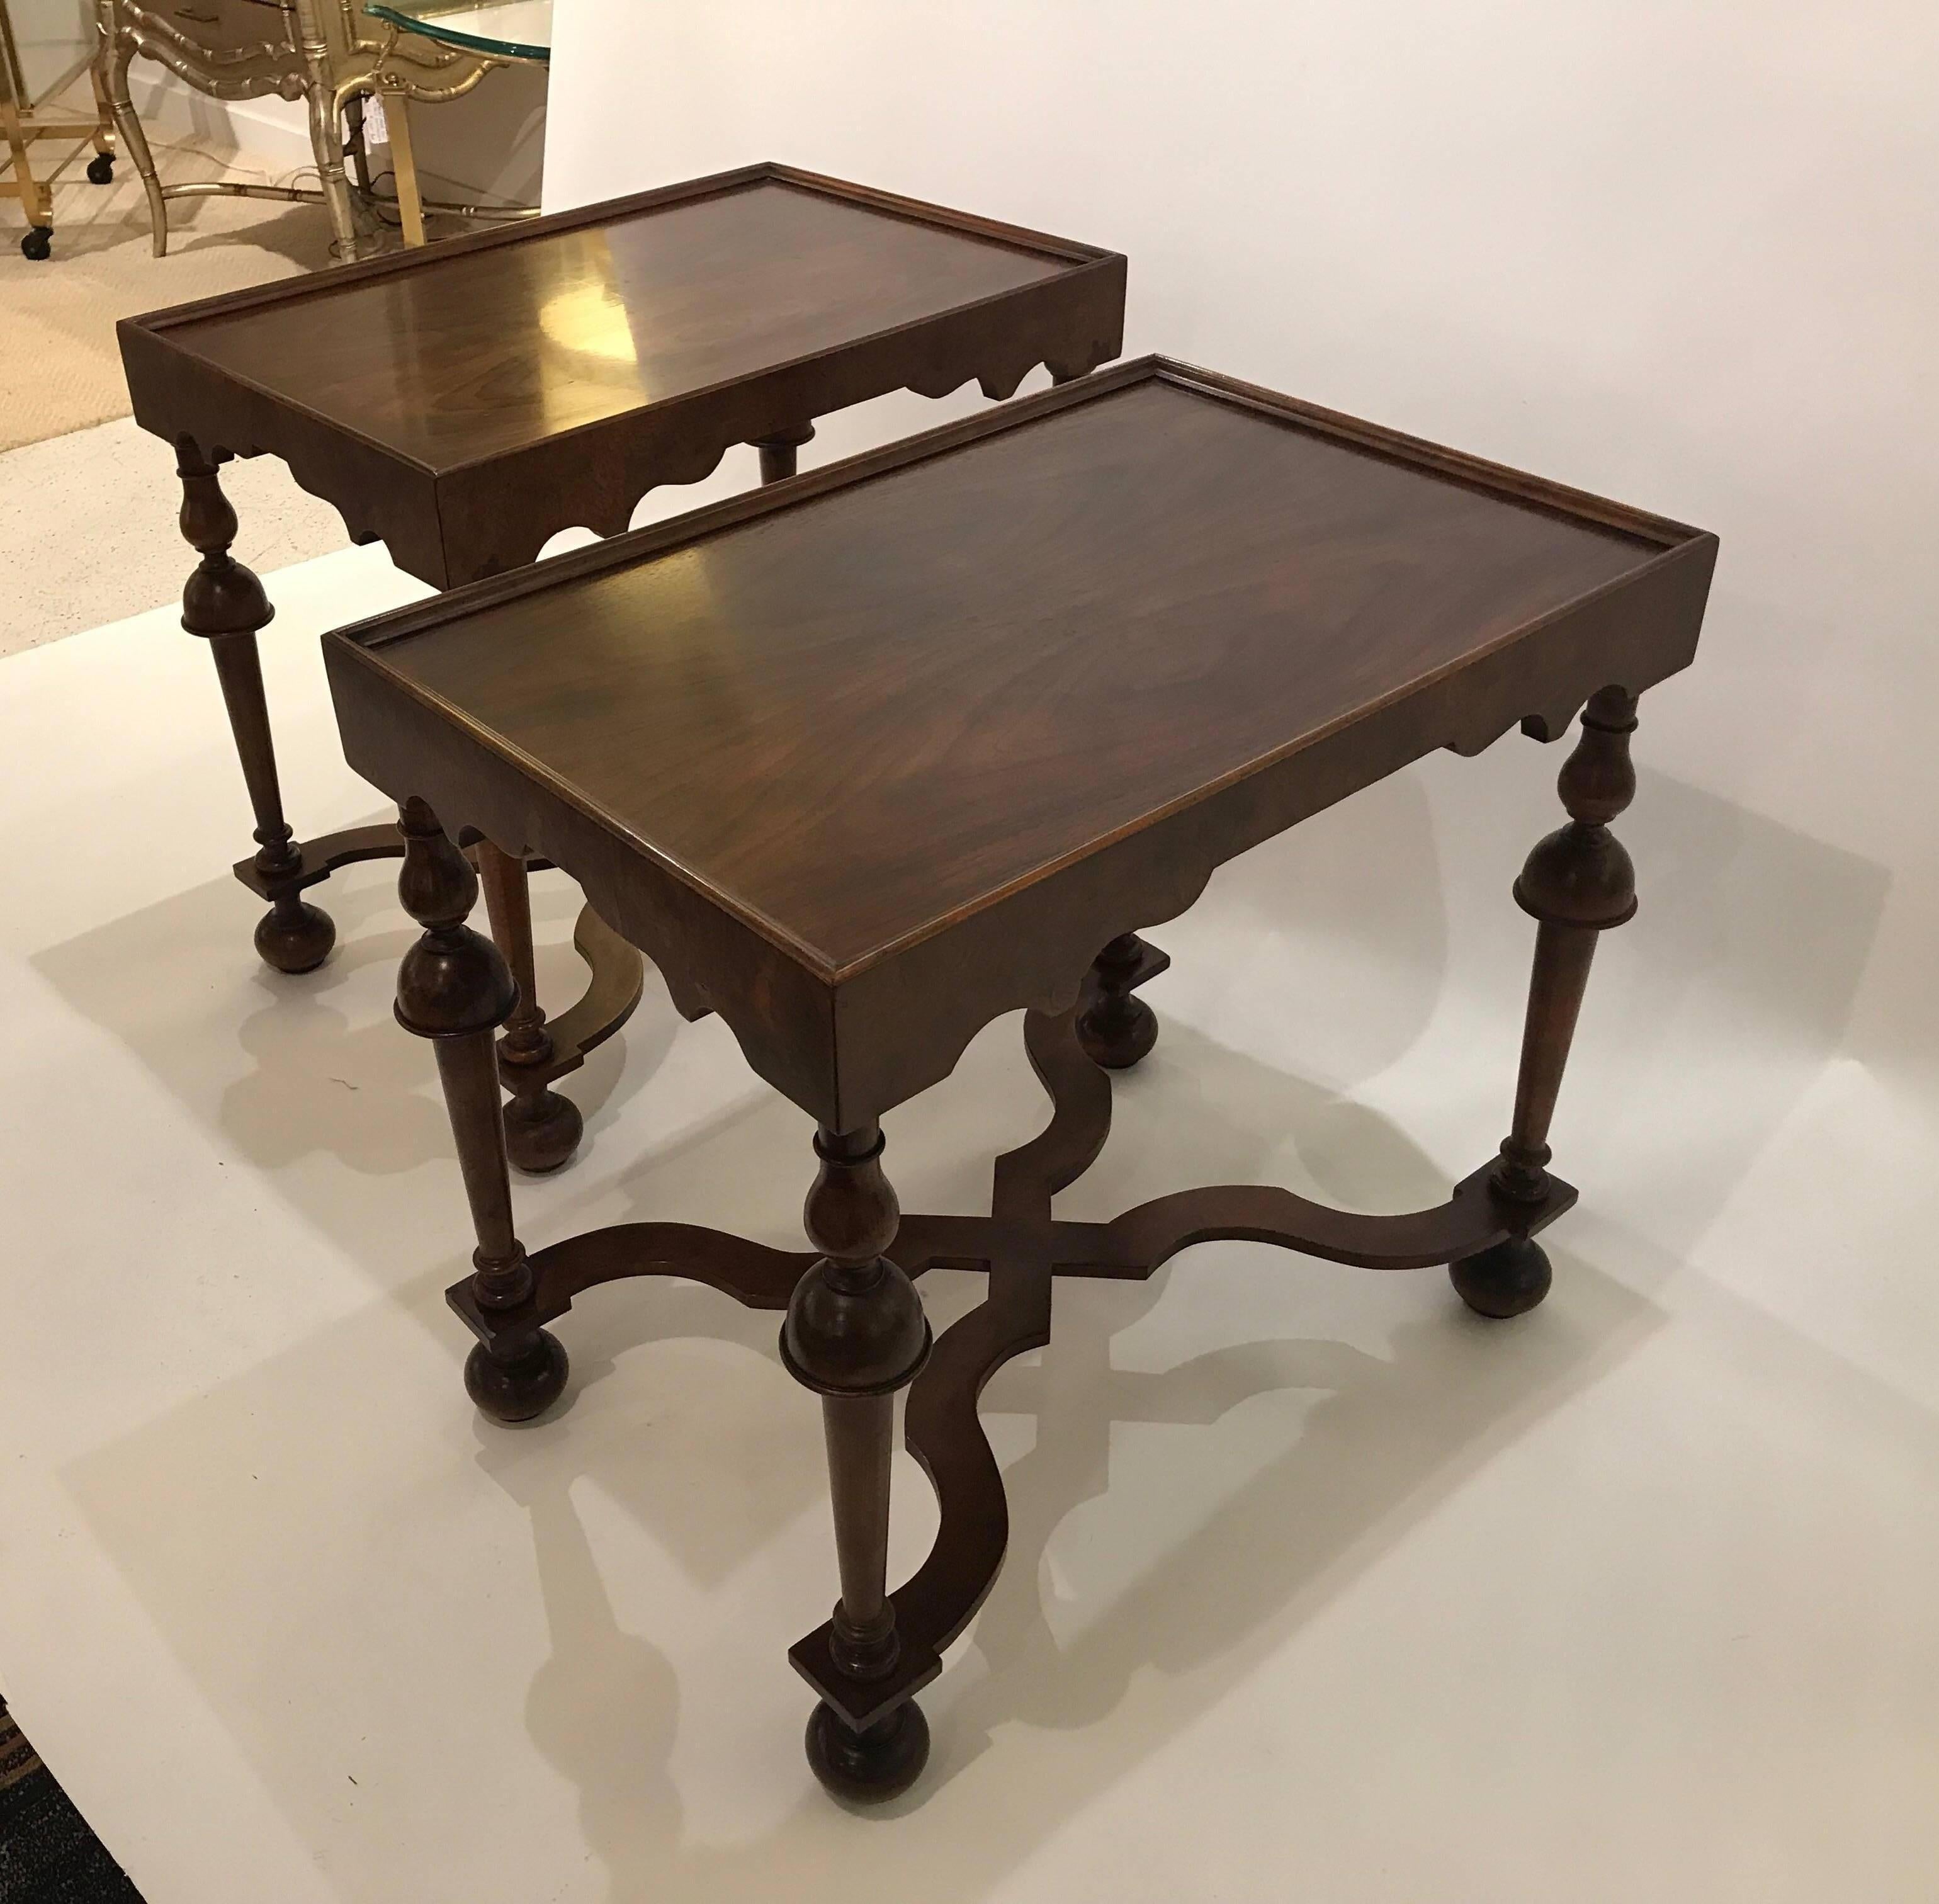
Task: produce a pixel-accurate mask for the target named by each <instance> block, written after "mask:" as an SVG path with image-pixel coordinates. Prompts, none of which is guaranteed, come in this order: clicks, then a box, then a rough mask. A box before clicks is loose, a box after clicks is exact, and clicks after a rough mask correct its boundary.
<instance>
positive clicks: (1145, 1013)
mask: <svg viewBox="0 0 1939 1904" xmlns="http://www.w3.org/2000/svg"><path fill="white" fill-rule="evenodd" d="M1144 957H1145V942H1144V941H1143V940H1142V939H1140V937H1138V935H1137V934H1136V933H1135V932H1125V933H1121V934H1119V936H1118V937H1116V938H1115V939H1113V940H1112V941H1111V943H1110V944H1109V945H1108V946H1106V947H1105V948H1104V949H1103V951H1102V952H1100V953H1099V954H1098V955H1097V959H1096V961H1095V962H1094V964H1092V966H1091V993H1092V997H1091V1002H1090V1003H1089V1004H1088V1005H1086V1006H1085V1008H1084V1010H1082V1012H1080V1013H1079V1014H1078V1018H1077V1042H1078V1043H1079V1044H1081V1045H1082V1046H1083V1047H1084V1050H1085V1055H1086V1056H1088V1058H1089V1059H1090V1060H1091V1062H1092V1063H1093V1064H1096V1065H1103V1067H1104V1068H1105V1069H1106V1071H1129V1070H1130V1069H1131V1067H1132V1066H1133V1065H1135V1064H1137V1063H1138V1062H1140V1059H1145V1058H1148V1057H1149V1056H1150V1055H1151V1050H1152V1046H1154V1045H1155V1044H1156V1043H1158V1014H1157V1013H1155V1012H1154V1011H1153V1010H1152V1008H1151V1007H1150V1006H1149V1005H1148V1004H1146V1003H1145V1001H1143V999H1142V998H1140V997H1139V996H1138V995H1137V993H1136V992H1134V991H1133V990H1132V989H1131V987H1132V986H1134V984H1136V983H1137V982H1138V981H1139V978H1140V971H1141V968H1142V967H1143V963H1144Z"/></svg>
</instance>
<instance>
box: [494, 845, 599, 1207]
mask: <svg viewBox="0 0 1939 1904" xmlns="http://www.w3.org/2000/svg"><path fill="white" fill-rule="evenodd" d="M478 876H479V880H480V881H481V882H482V884H483V885H484V888H485V909H486V912H487V913H488V914H489V915H490V918H491V921H492V938H493V939H494V940H495V941H496V942H497V944H498V949H499V950H500V951H501V952H503V953H504V955H505V958H506V961H507V964H509V965H510V967H511V973H512V979H513V983H514V984H516V986H517V987H518V989H519V1000H518V1003H517V1004H515V1005H514V1006H513V1007H512V1015H511V1016H510V1018H509V1019H507V1020H506V1022H505V1035H504V1037H503V1038H502V1039H501V1040H500V1041H499V1044H498V1060H499V1065H500V1067H501V1077H502V1078H503V1080H504V1083H505V1085H506V1087H507V1089H508V1090H510V1092H511V1094H512V1095H511V1101H510V1103H509V1104H507V1105H506V1107H505V1147H506V1151H507V1155H508V1156H510V1159H511V1161H512V1162H513V1163H515V1164H516V1165H517V1166H518V1167H519V1169H521V1170H522V1171H528V1172H529V1173H530V1174H532V1175H534V1176H543V1175H545V1174H546V1173H547V1172H549V1171H555V1170H558V1169H559V1168H562V1167H563V1166H564V1165H565V1164H567V1163H568V1162H571V1158H572V1153H573V1152H574V1151H575V1150H577V1149H578V1147H579V1140H580V1137H581V1136H582V1135H583V1134H584V1132H585V1129H586V1120H585V1119H584V1117H582V1116H581V1115H580V1109H579V1107H578V1105H577V1104H574V1102H573V1101H572V1100H571V1098H568V1097H565V1096H563V1095H561V1094H560V1093H559V1092H557V1091H555V1090H552V1089H551V1088H550V1087H549V1085H548V1083H547V1082H546V1078H545V1077H543V1075H541V1074H540V1073H539V1072H538V1071H537V1067H538V1066H540V1065H547V1064H549V1063H550V1062H551V1060H552V1037H551V1034H550V1033H549V1032H548V1031H546V1015H545V1010H544V1007H543V1006H541V1005H540V1003H539V997H538V980H537V974H536V972H535V970H534V957H533V952H532V901H531V885H530V882H529V880H528V876H527V874H526V871H525V861H523V860H522V859H519V858H516V856H515V855H512V854H510V853H507V852H504V851H501V850H500V849H499V848H498V847H496V846H494V845H492V842H490V841H489V840H484V841H481V842H479V847H478Z"/></svg>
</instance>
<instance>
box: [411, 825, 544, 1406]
mask: <svg viewBox="0 0 1939 1904" xmlns="http://www.w3.org/2000/svg"><path fill="white" fill-rule="evenodd" d="M398 823H399V826H400V829H401V830H402V831H403V836H404V864H403V870H402V871H401V872H400V873H399V874H398V876H397V897H398V898H399V899H400V900H401V901H402V902H403V907H404V910H405V911H406V912H408V913H409V914H410V915H411V917H412V918H414V919H415V920H416V921H417V922H418V924H419V925H421V926H422V928H424V934H423V937H421V938H420V939H419V940H418V942H417V943H416V944H415V945H414V946H412V948H411V949H410V950H409V952H406V953H405V955H404V959H403V964H402V965H401V966H400V967H399V968H398V971H397V1022H398V1023H399V1024H400V1025H403V1028H404V1029H405V1030H406V1031H415V1033H416V1034H418V1036H419V1037H424V1038H429V1039H431V1040H433V1041H434V1044H435V1046H436V1048H437V1068H438V1075H439V1077H440V1080H442V1082H443V1086H444V1101H445V1107H446V1110H448V1111H449V1113H450V1116H451V1132H452V1137H453V1138H455V1140H456V1141H457V1145H458V1165H459V1168H460V1169H461V1171H462V1172H463V1174H464V1193H465V1196H466V1198H467V1200H468V1201H469V1202H470V1205H471V1221H472V1227H473V1229H474V1230H475V1231H476V1233H477V1238H478V1247H477V1249H476V1251H475V1252H474V1253H473V1256H472V1259H471V1260H472V1265H473V1269H472V1292H473V1295H474V1296H475V1297H476V1300H477V1302H478V1304H479V1307H480V1308H486V1309H493V1310H500V1311H504V1310H511V1309H516V1308H519V1307H521V1306H522V1305H524V1304H525V1303H527V1302H529V1301H530V1299H531V1293H532V1270H531V1263H529V1262H528V1261H527V1260H526V1257H525V1245H524V1244H522V1243H521V1242H520V1241H519V1238H518V1235H517V1232H516V1231H515V1230H514V1229H513V1226H512V1184H511V1173H510V1169H509V1168H508V1167H507V1163H506V1159H505V1127H504V1122H503V1120H501V1117H500V1115H499V1111H498V1053H497V1050H496V1049H495V1043H496V1040H495V1033H496V1032H497V1031H498V1027H499V1026H500V1025H502V1024H503V1023H504V1022H505V1020H506V1019H507V1017H509V1016H510V1014H511V1011H512V1008H513V1006H514V1005H515V1004H516V1003H517V1001H518V995H519V994H518V987H517V986H516V985H515V984H514V983H513V980H512V975H511V973H510V970H509V969H508V968H507V966H506V964H505V961H504V958H503V957H502V956H501V954H500V952H499V951H498V947H497V946H495V945H493V944H492V942H491V940H489V939H487V938H486V937H484V935H483V934H482V933H477V932H474V931H472V930H471V928H470V927H469V926H467V925H466V924H465V920H466V918H467V917H468V916H469V915H470V911H471V909H472V907H473V906H474V905H475V904H476V903H477V899H478V878H477V875H476V873H473V871H472V870H471V867H470V862H469V861H467V859H466V858H465V857H464V855H463V854H462V853H461V852H460V851H458V848H456V847H455V846H454V845H452V842H451V841H450V840H449V839H448V838H446V835H445V833H444V830H443V827H440V825H439V824H438V822H437V815H435V814H434V813H433V812H431V809H430V808H429V807H428V806H426V805H425V803H424V802H423V801H422V800H407V801H406V803H404V806H403V809H402V810H401V811H400V814H399V816H398ZM566 1372H567V1369H566V1359H565V1350H564V1349H563V1348H562V1347H561V1346H560V1345H559V1342H558V1340H557V1339H556V1337H554V1336H552V1335H551V1334H549V1333H548V1332H547V1331H546V1330H543V1329H541V1328H539V1327H537V1325H536V1324H534V1326H533V1327H531V1328H530V1329H529V1330H525V1329H520V1330H507V1331H502V1332H500V1333H497V1334H495V1336H493V1338H492V1343H491V1345H490V1346H489V1348H488V1347H487V1346H486V1345H485V1344H483V1343H482V1342H481V1343H480V1344H479V1345H478V1346H477V1347H476V1348H473V1350H472V1351H471V1354H470V1357H469V1359H468V1360H467V1361H466V1363H465V1365H464V1385H465V1388H467V1391H469V1392H470V1396H471V1399H472V1400H473V1401H474V1402H476V1403H477V1404H478V1406H479V1407H480V1408H481V1409H483V1410H484V1412H486V1414H487V1415H492V1416H494V1417H495V1418H496V1419H498V1421H525V1420H527V1419H528V1418H530V1417H531V1416H532V1415H537V1414H539V1413H540V1412H542V1411H543V1409H546V1408H548V1407H549V1406H551V1404H552V1403H553V1402H555V1401H556V1400H558V1398H559V1394H560V1393H561V1391H562V1390H563V1389H564V1388H565V1378H566Z"/></svg>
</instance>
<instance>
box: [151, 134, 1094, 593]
mask: <svg viewBox="0 0 1939 1904" xmlns="http://www.w3.org/2000/svg"><path fill="white" fill-rule="evenodd" d="M1124 300H1125V260H1124V259H1123V258H1122V257H1121V256H1119V254H1116V253H1113V252H1110V251H1100V250H1099V249H1097V248H1095V247H1094V246H1091V245H1079V244H1076V243H1073V242H1070V241H1069V240H1067V239H1059V238H1053V237H1050V236H1046V235H1045V234H1043V233H1037V232H1029V231H1024V230H1018V229H1017V228H1016V227H1012V226H1008V225H1003V224H997V223H994V222H993V221H990V220H988V219H985V218H978V217H976V216H974V215H971V214H969V213H967V212H955V211H951V210H949V209H947V208H945V207H942V206H933V205H924V204H921V203H918V202H916V201H915V200H909V199H904V198H899V197H896V196H893V195H892V194H890V193H884V192H878V191H875V190H870V189H869V188H868V187H864V186H860V185H851V184H845V183H843V182H842V181H839V180H837V179H830V178H820V177H817V176H816V175H813V174H811V173H807V172H798V171H796V170H794V169H792V168H790V167H787V166H777V165H772V164H766V165H758V166H747V167H745V168H744V169H741V170H740V171H738V172H724V173H721V174H720V175H717V176H715V177H714V178H702V179H696V180H693V181H689V182H687V183H686V184H679V185H673V186H668V187H662V188H661V189H659V190H655V191H651V192H644V193H638V194H637V195H635V196H632V197H630V198H624V199H616V200H612V201H611V202H610V203H606V204H603V205H595V206H586V207H583V208H582V209H580V210H577V211H574V212H565V213H562V214H559V215H555V216H552V217H550V218H542V219H540V220H537V221H534V223H532V224H528V225H525V226H524V227H520V228H519V229H517V230H513V231H508V232H500V233H489V234H483V235H479V236H473V237H469V238H461V239H453V240H452V241H450V242H448V243H446V244H442V245H437V246H435V247H432V248H428V249H427V250H424V251H415V252H412V253H410V254H408V255H407V256H406V257H401V258H399V257H391V258H384V259H379V260H371V261H370V262H369V263H367V264H361V265H356V266H353V267H349V268H348V269H346V270H342V271H337V272H333V273H327V274H326V275H324V276H320V277H316V278H312V279H305V280H303V281H301V282H300V283H298V284H297V285H294V286H291V285H273V286H270V287H268V288H263V289H258V290H254V291H245V292H239V293H236V294H232V295H230V296H228V297H221V298H214V299H210V300H205V302H203V303H199V304H189V305H184V306H181V307H180V308H178V309H175V310H172V311H163V312H154V313H152V314H151V315H148V316H145V317H140V318H126V319H124V320H123V322H122V324H121V325H120V338H121V349H122V356H123V361H124V362H125V363H126V367H127V370H128V383H129V392H130V395H132V398H133V401H134V408H135V419H136V420H137V422H139V423H140V424H141V425H142V427H143V428H145V429H148V430H151V431H154V433H155V434H157V435H158V436H161V437H166V438H167V439H168V440H170V441H172V442H175V443H180V442H181V440H184V438H187V439H188V440H190V441H192V442H193V443H195V444H196V446H197V447H198V448H199V449H200V450H201V451H202V452H205V453H207V454H212V455H215V456H216V457H218V459H219V458H220V457H221V455H225V454H232V453H233V454H235V455H257V454H258V453H260V452H265V451H266V452H270V453H272V454H274V455H279V456H281V457H282V458H284V459H285V461H286V462H288V464H289V465H290V467H291V469H292V471H294V473H295V474H296V477H297V480H298V481H300V483H303V486H304V487H305V488H306V489H311V490H312V491H314V492H315V493H316V494H318V495H321V496H324V497H327V498H328V499H329V500H330V501H332V502H333V503H334V504H336V506H337V507H339V509H340V510H342V511H343V513H344V516H345V520H346V522H348V524H349V527H350V530H351V532H352V535H353V536H356V537H358V538H360V539H361V538H373V537H382V539H383V540H384V541H385V542H386V543H387V544H388V545H389V547H390V550H391V556H392V559H394V560H395V561H396V562H397V563H398V564H399V565H400V566H401V567H403V568H407V569H409V571H411V573H412V574H415V575H418V576H419V577H422V579H424V580H426V581H429V582H431V583H434V585H436V586H440V587H442V586H447V585H449V583H452V582H455V581H461V580H470V579H471V578H473V577H476V576H478V575H480V574H490V573H492V572H495V571H498V570H499V569H503V568H510V567H514V566H516V565H518V564H519V563H521V562H529V561H531V560H532V559H534V557H535V556H537V553H538V552H539V550H540V547H542V546H543V544H544V542H545V541H546V538H547V537H548V536H549V535H552V534H554V533H556V532H557V531H558V530H559V529H565V528H568V527H570V526H574V525H577V524H584V525H586V526H588V527H590V528H592V529H595V530H596V531H598V532H601V533H602V534H607V535H610V534H613V533H614V532H617V531H618V530H619V529H623V528H625V527H626V523H627V522H628V519H629V517H630V516H631V515H632V510H633V507H634V506H635V504H637V503H638V501H639V499H640V498H641V495H644V493H645V492H647V490H648V489H651V488H653V487H654V486H656V485H658V484H661V483H692V482H696V481H698V480H699V479H700V478H701V477H704V476H705V475H706V474H708V471H710V470H711V469H712V468H714V465H715V464H716V463H717V462H719V460H720V457H721V456H722V455H723V454H724V453H725V452H726V451H727V450H728V449H729V448H731V447H732V446H733V445H735V444H736V443H763V442H766V441H768V440H770V439H778V440H780V441H781V443H800V442H802V441H804V440H805V439H806V437H808V435H809V434H811V425H813V423H814V420H815V419H817V417H820V416H826V415H827V414H828V413H829V412H831V411H833V410H843V409H845V408H847V407H848V406H850V405H851V404H859V403H863V402H866V401H868V400H869V399H870V398H875V397H880V396H882V395H886V394H887V393H888V392H889V391H893V390H898V389H903V388H908V389H912V390H915V391H919V392H920V393H921V394H922V395H927V396H934V397H939V396H942V395H945V394H946V393H947V392H948V391H951V390H952V389H954V388H956V387H957V385H959V384H961V383H963V382H965V381H966V380H968V379H975V380H976V382H978V383H979V384H980V385H982V388H983V389H984V391H985V394H986V395H989V396H991V397H994V398H1002V397H1007V396H1008V395H1010V394H1011V392H1012V391H1014V390H1015V388H1016V387H1017V385H1018V383H1019V382H1021V379H1023V377H1024V376H1025V375H1026V374H1027V373H1028V372H1029V371H1030V370H1032V369H1033V368H1034V367H1036V365H1038V364H1048V365H1049V367H1050V368H1051V370H1052V373H1053V374H1054V375H1055V376H1059V377H1066V378H1067V377H1073V376H1082V374H1083V373H1085V371H1087V370H1092V369H1094V368H1095V367H1097V365H1098V364H1100V363H1103V362H1105V361H1107V360H1108V359H1109V358H1112V357H1114V356H1116V355H1117V353H1118V351H1119V348H1120V346H1121V342H1122V334H1123V326H1124Z"/></svg>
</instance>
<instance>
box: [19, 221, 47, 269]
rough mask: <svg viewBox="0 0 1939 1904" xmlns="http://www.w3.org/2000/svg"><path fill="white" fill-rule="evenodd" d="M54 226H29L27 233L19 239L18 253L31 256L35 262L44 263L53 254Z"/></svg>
mask: <svg viewBox="0 0 1939 1904" xmlns="http://www.w3.org/2000/svg"><path fill="white" fill-rule="evenodd" d="M53 251H54V228H53V226H52V225H33V226H30V227H29V229H28V231H27V235H26V236H25V237H24V238H23V239H21V240H20V255H21V256H22V257H25V258H32V260H33V261H34V262H35V264H44V262H45V261H46V260H47V259H49V258H50V257H53Z"/></svg>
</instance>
